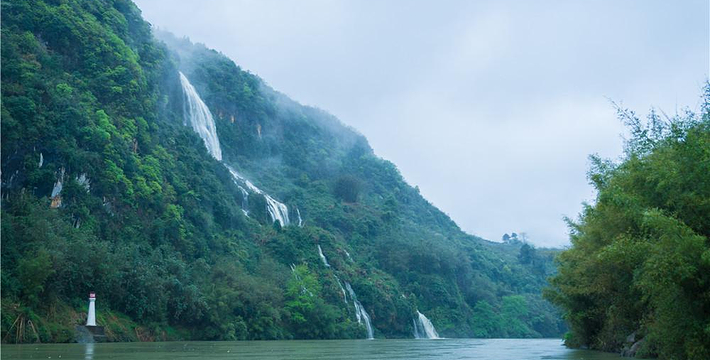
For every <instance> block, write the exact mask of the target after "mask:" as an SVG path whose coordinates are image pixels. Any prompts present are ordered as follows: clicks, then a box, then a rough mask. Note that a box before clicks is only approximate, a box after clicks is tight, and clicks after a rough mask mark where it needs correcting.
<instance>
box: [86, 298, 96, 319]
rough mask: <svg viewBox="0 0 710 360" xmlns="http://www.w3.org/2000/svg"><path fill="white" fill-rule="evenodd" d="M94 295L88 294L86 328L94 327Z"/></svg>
mask: <svg viewBox="0 0 710 360" xmlns="http://www.w3.org/2000/svg"><path fill="white" fill-rule="evenodd" d="M95 302H96V294H94V292H93V291H92V292H90V293H89V316H87V317H86V326H96V305H95Z"/></svg>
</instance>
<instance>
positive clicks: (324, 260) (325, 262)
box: [318, 245, 330, 267]
mask: <svg viewBox="0 0 710 360" xmlns="http://www.w3.org/2000/svg"><path fill="white" fill-rule="evenodd" d="M318 255H320V259H321V260H323V265H325V267H330V264H328V259H326V258H325V255H324V254H323V249H321V248H320V245H318Z"/></svg>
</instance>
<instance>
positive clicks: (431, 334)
mask: <svg viewBox="0 0 710 360" xmlns="http://www.w3.org/2000/svg"><path fill="white" fill-rule="evenodd" d="M412 322H413V323H414V338H415V339H439V333H437V332H436V329H435V328H434V324H432V323H431V321H429V319H427V317H426V316H424V314H422V313H420V312H419V311H417V318H416V319H412Z"/></svg>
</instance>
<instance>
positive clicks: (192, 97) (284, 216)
mask: <svg viewBox="0 0 710 360" xmlns="http://www.w3.org/2000/svg"><path fill="white" fill-rule="evenodd" d="M179 73H180V83H181V84H182V90H183V93H184V95H185V115H186V116H185V124H187V122H188V121H189V123H190V125H191V126H192V129H193V130H194V131H195V132H196V133H197V134H198V135H200V137H201V138H202V140H203V141H204V142H205V146H206V147H207V151H209V153H210V154H211V155H212V156H213V157H214V158H215V159H217V160H219V161H222V148H221V147H220V145H219V137H217V127H216V126H215V123H214V118H213V117H212V113H211V112H210V109H209V108H208V107H207V105H205V103H204V102H203V101H202V99H201V98H200V95H199V94H197V91H196V90H195V87H194V86H192V84H190V81H189V80H188V79H187V77H186V76H185V74H183V73H182V72H179ZM224 166H226V167H227V169H228V170H229V172H230V173H231V174H232V177H233V178H234V180H235V183H236V184H237V186H239V187H240V190H241V191H242V211H244V213H245V214H247V212H248V202H247V199H248V196H249V194H248V193H247V192H246V190H245V189H244V188H242V187H241V186H240V185H239V183H238V182H237V181H239V182H242V183H244V184H245V185H246V187H247V188H248V189H249V190H251V191H252V192H255V193H257V194H260V195H263V196H264V198H265V199H266V210H267V211H268V213H269V216H270V217H271V221H278V222H279V223H280V224H281V226H287V225H288V224H289V220H288V207H286V205H284V204H282V203H280V202H278V201H276V200H275V199H274V198H272V197H271V196H270V195H269V194H267V193H265V192H263V191H262V190H261V189H259V188H258V187H256V186H255V185H254V184H252V183H251V181H249V180H247V179H245V178H244V177H243V176H241V175H239V173H237V172H236V171H235V170H234V169H232V168H231V167H230V166H228V165H227V164H224ZM245 193H246V194H245Z"/></svg>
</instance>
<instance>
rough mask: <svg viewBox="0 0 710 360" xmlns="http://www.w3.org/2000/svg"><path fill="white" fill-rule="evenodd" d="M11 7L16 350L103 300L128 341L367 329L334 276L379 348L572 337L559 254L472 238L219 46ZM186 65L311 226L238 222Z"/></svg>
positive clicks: (103, 309) (52, 9)
mask: <svg viewBox="0 0 710 360" xmlns="http://www.w3.org/2000/svg"><path fill="white" fill-rule="evenodd" d="M2 10H3V18H2V64H3V69H2V72H3V73H2V194H3V201H2V237H3V238H2V303H3V309H2V310H3V311H2V319H1V329H2V330H1V336H2V340H3V341H6V342H32V341H38V340H41V341H43V342H46V341H72V340H73V337H72V331H73V330H72V329H73V327H74V326H75V325H77V324H80V323H81V322H82V315H81V313H82V312H83V311H85V310H84V308H85V306H86V295H87V294H88V292H89V291H95V292H96V293H97V297H98V300H97V308H98V312H99V323H100V324H103V325H106V326H109V327H110V328H111V329H112V330H111V331H112V333H113V334H116V335H115V336H113V337H112V339H114V340H160V339H177V338H182V339H210V340H222V339H223V340H227V339H292V338H309V339H310V338H320V339H325V338H358V337H364V336H365V329H364V327H363V326H361V325H360V324H358V322H357V320H356V317H355V313H354V310H353V307H352V304H348V303H345V302H343V298H342V293H341V290H340V288H339V285H338V279H336V278H335V276H334V275H338V276H339V278H340V279H341V280H343V281H347V282H349V283H350V284H352V287H353V289H354V290H355V291H356V292H357V296H358V299H359V300H360V302H361V303H362V304H363V306H364V307H365V308H366V309H367V311H368V312H369V314H370V315H371V317H372V322H373V326H374V328H375V336H378V337H383V336H384V337H410V336H412V331H413V328H412V326H413V325H412V319H413V318H414V316H415V315H416V311H417V310H419V311H421V312H423V313H425V314H426V315H427V316H428V317H429V318H430V319H431V320H432V322H433V323H434V324H435V326H436V327H437V330H439V333H440V334H442V335H443V336H449V337H451V336H478V337H505V336H510V337H539V336H555V335H559V334H560V333H561V332H562V327H563V325H562V323H561V321H560V319H559V317H558V316H557V313H556V311H555V309H554V308H552V306H551V305H550V304H549V303H547V302H546V301H545V300H543V299H542V298H541V296H540V295H539V293H540V290H541V288H542V287H543V286H544V285H545V283H546V280H545V277H546V276H548V275H549V274H550V273H551V272H552V270H551V267H550V266H547V265H549V264H550V259H551V255H550V254H549V252H546V251H538V253H534V252H531V251H530V249H529V248H528V249H526V250H524V251H523V252H524V253H525V255H524V256H522V257H520V256H519V255H520V248H521V246H523V245H522V244H510V243H509V244H498V243H491V242H488V241H485V240H483V239H480V238H477V237H475V236H471V235H468V234H465V233H463V232H462V231H461V230H460V229H459V228H458V227H457V226H456V224H455V223H454V222H453V221H452V220H451V219H450V218H449V217H448V216H447V215H445V214H444V213H443V212H441V211H440V210H438V209H437V208H436V207H434V206H432V205H431V204H430V203H429V202H428V201H426V199H424V198H423V197H422V196H421V195H420V194H419V192H418V190H417V189H416V188H413V187H412V186H410V185H409V184H407V183H406V182H405V181H404V179H403V178H402V176H401V175H400V174H399V172H398V170H397V168H396V167H395V166H394V165H393V164H392V163H390V162H388V161H385V160H383V159H381V158H379V157H377V156H375V155H374V153H373V151H372V150H371V148H370V146H369V145H368V143H367V140H366V139H365V138H364V137H363V136H362V135H360V134H358V133H357V132H356V131H354V130H353V129H350V128H348V127H347V126H344V125H343V124H341V123H340V122H339V121H338V120H337V119H336V118H334V117H333V116H331V115H329V114H327V113H325V112H323V111H321V110H319V109H315V108H311V107H305V106H301V105H299V104H297V103H295V102H294V101H292V100H290V99H288V98H287V97H286V96H284V95H282V94H280V93H278V92H276V91H274V90H273V89H271V88H270V87H268V86H267V85H266V84H265V83H264V81H262V80H261V79H260V78H258V77H257V76H255V75H253V74H251V73H249V72H246V71H243V70H242V69H240V68H239V67H238V66H237V65H235V63H234V62H232V61H231V60H230V59H228V58H226V57H225V56H223V55H221V54H220V53H218V52H216V51H214V50H210V49H207V48H205V47H204V46H202V45H199V44H198V45H195V44H192V43H191V42H190V41H189V40H187V39H176V38H174V37H172V36H171V35H169V34H158V37H159V38H160V39H161V40H158V39H156V37H155V35H154V34H153V33H152V31H151V28H150V26H149V24H147V23H146V22H144V21H143V20H142V18H141V16H140V11H139V10H138V9H137V8H136V7H135V5H134V4H133V3H131V2H130V1H126V0H101V1H88V0H87V1H82V0H63V1H59V0H56V1H54V0H46V1H26V0H11V1H4V2H3V3H2ZM178 71H182V72H183V73H185V74H186V76H187V77H188V78H189V79H190V81H191V82H192V83H193V84H194V85H195V87H196V89H197V91H198V92H199V94H200V96H201V97H202V99H204V101H205V103H206V104H207V105H208V106H209V108H210V110H211V112H212V113H213V114H214V116H215V121H216V126H217V133H218V135H219V138H220V140H221V142H222V150H223V154H224V161H225V162H226V163H228V164H230V165H231V166H233V167H234V168H236V169H237V170H238V171H239V172H240V173H242V174H243V175H244V176H246V177H248V178H249V179H250V180H251V181H252V182H254V183H255V184H258V186H259V187H260V188H262V189H264V190H265V191H267V192H268V193H269V194H270V195H272V196H274V197H275V198H277V199H279V200H280V201H282V202H283V203H285V204H286V205H287V206H288V207H289V209H290V211H291V213H292V214H294V213H295V211H296V210H298V212H299V213H300V214H301V215H302V217H303V220H304V226H303V227H299V226H294V225H291V226H284V227H282V226H280V224H278V223H272V222H271V219H270V218H269V216H268V213H267V211H266V200H265V198H264V197H263V196H260V195H252V196H250V197H249V205H248V209H249V216H245V214H244V213H243V212H242V208H241V206H242V194H241V192H240V190H239V188H238V187H237V186H236V185H235V183H234V181H233V179H232V177H231V176H230V174H229V172H228V170H227V169H226V168H225V167H224V166H223V165H222V164H221V163H219V162H218V161H217V160H215V159H214V158H213V157H211V156H210V155H209V153H208V152H207V149H206V148H205V146H204V143H203V141H202V139H200V138H199V137H198V136H197V135H196V134H195V133H193V131H192V129H191V128H190V127H188V126H184V124H183V123H184V113H183V111H184V98H183V93H182V90H181V86H180V80H179V77H178ZM318 245H320V246H321V248H322V250H323V252H324V254H325V256H327V258H328V261H329V262H330V265H331V267H325V266H324V265H323V264H322V262H321V259H320V257H319V254H318V252H317V246H318ZM530 254H533V255H532V256H536V257H534V258H531V257H530V256H531V255H530ZM541 263H543V266H541V265H540V264H541ZM545 264H547V265H545ZM292 265H293V269H294V270H293V271H292V270H291V267H292ZM296 275H298V276H296ZM302 289H306V290H307V292H308V294H309V296H303V293H302V292H301V291H300V290H302ZM102 313H103V315H102ZM109 335H111V334H109Z"/></svg>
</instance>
